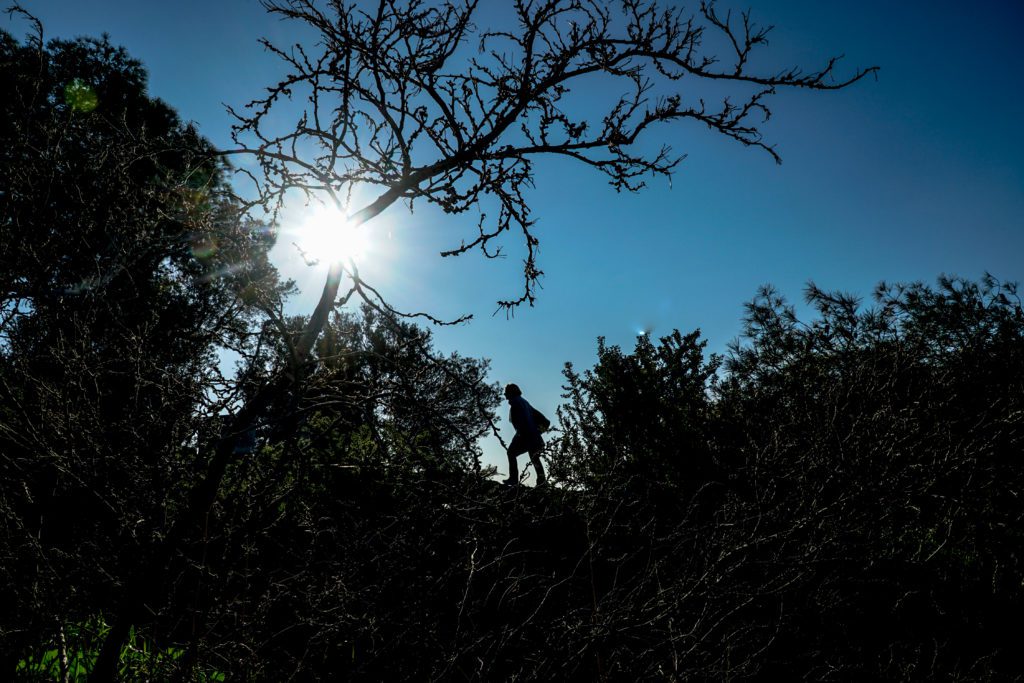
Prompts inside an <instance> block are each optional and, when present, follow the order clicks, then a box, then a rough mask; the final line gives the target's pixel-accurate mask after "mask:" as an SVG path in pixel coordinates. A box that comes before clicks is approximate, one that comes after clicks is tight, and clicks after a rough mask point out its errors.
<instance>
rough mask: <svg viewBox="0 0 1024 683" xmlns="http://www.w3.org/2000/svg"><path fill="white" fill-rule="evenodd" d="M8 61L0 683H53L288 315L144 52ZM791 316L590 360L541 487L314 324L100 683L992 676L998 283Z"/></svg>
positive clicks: (1014, 346)
mask: <svg viewBox="0 0 1024 683" xmlns="http://www.w3.org/2000/svg"><path fill="white" fill-rule="evenodd" d="M0 49H2V51H0V79H2V81H3V91H4V92H5V93H9V97H8V98H7V99H6V100H5V102H4V103H3V106H4V107H5V109H6V112H5V113H6V115H5V116H4V117H0V155H3V157H2V158H3V163H2V164H0V175H2V177H0V278H2V283H3V290H2V291H0V296H2V297H3V298H2V299H0V315H2V318H0V509H2V511H3V516H4V526H3V534H2V536H0V603H2V604H3V605H4V609H3V610H0V654H2V657H0V665H2V666H3V667H4V671H5V675H11V674H12V673H15V672H17V674H18V675H19V676H21V677H22V678H24V679H33V678H38V679H52V678H54V677H67V678H69V679H71V678H79V677H83V676H85V675H86V672H87V671H88V670H89V669H90V667H91V666H92V662H93V660H94V658H95V656H96V652H97V650H98V648H100V646H101V642H102V641H103V638H104V634H105V632H106V629H107V628H108V627H109V624H110V623H111V622H112V621H113V620H115V619H116V615H117V613H118V610H119V609H120V608H121V606H122V603H123V602H124V601H125V598H124V592H125V586H126V585H129V584H130V583H131V581H132V580H133V579H132V577H133V573H134V574H137V568H138V567H140V566H141V567H146V566H149V565H148V564H147V558H150V559H151V558H152V557H154V556H156V557H163V555H156V552H157V551H156V550H155V549H154V548H156V547H157V546H158V545H159V544H160V542H161V540H162V539H164V538H166V536H167V535H168V534H169V532H168V529H169V528H170V526H171V524H172V521H173V520H174V519H175V518H177V517H179V516H180V515H181V514H182V513H181V510H182V509H183V508H184V507H185V506H186V505H187V503H186V502H185V499H186V498H187V496H188V491H189V490H190V489H191V488H192V487H193V485H194V482H195V481H196V480H197V479H198V478H199V476H200V475H199V473H200V472H201V470H202V469H203V467H204V466H205V465H206V463H207V462H208V460H209V458H210V453H211V451H212V450H213V449H214V447H215V444H216V443H217V434H218V433H219V429H220V425H221V424H222V423H223V422H224V418H223V416H222V414H223V412H225V411H226V410H228V409H230V408H232V407H234V406H237V405H238V402H239V401H240V400H241V397H243V396H245V395H247V394H252V393H253V392H256V391H258V387H260V386H261V384H266V382H267V378H268V377H271V376H273V375H274V373H278V374H280V372H279V371H280V370H281V368H280V365H281V364H283V363H286V360H282V359H287V358H288V352H287V347H288V345H289V343H291V342H292V341H294V338H295V337H296V336H297V335H298V334H299V333H300V331H301V329H302V321H301V320H288V319H284V318H282V317H281V316H280V315H279V311H280V303H281V298H282V297H283V295H284V293H285V290H286V287H284V286H283V285H281V284H280V283H279V282H278V281H277V280H276V277H275V274H274V272H273V270H272V269H271V268H270V267H269V266H268V265H267V263H266V258H265V251H266V248H267V246H268V239H269V238H268V237H267V236H266V235H265V233H264V232H263V231H260V230H254V229H252V226H248V225H246V224H245V223H244V222H242V221H240V219H239V218H238V214H237V212H236V210H235V209H236V208H237V207H236V204H235V202H234V200H232V199H231V197H230V195H229V193H228V192H227V189H226V187H225V186H224V182H223V180H222V174H223V169H222V168H221V167H220V166H218V165H217V164H216V163H214V162H213V161H211V159H212V153H213V150H211V149H210V147H209V145H208V144H207V143H206V142H204V141H203V140H202V139H201V138H199V137H198V136H197V135H196V134H195V132H194V131H192V130H191V129H190V128H189V127H187V126H184V125H182V124H181V123H180V122H179V121H178V120H177V118H176V117H175V116H174V114H173V112H171V111H170V110H169V109H168V108H167V107H166V106H165V105H163V104H161V103H159V102H157V101H154V100H152V99H150V98H148V97H147V96H146V94H145V80H144V74H143V72H142V71H141V69H140V67H139V66H138V64H137V63H135V62H133V61H131V60H130V59H128V58H127V56H126V55H125V54H124V53H123V52H122V51H120V50H117V49H115V48H112V47H111V46H110V45H109V44H108V43H106V42H105V41H90V40H80V41H74V42H53V43H50V44H49V45H48V46H43V45H42V44H41V43H40V44H33V43H29V44H28V45H19V44H18V43H17V42H16V41H14V40H13V39H12V38H10V36H7V35H6V34H2V35H0ZM806 300H807V304H808V311H809V313H808V318H807V319H805V320H800V319H799V318H798V316H797V313H796V309H795V308H793V307H791V306H789V305H787V304H786V302H785V301H784V300H783V299H782V298H781V297H780V296H779V295H778V294H777V293H775V292H774V291H773V290H771V289H765V290H764V291H762V292H761V293H760V294H759V295H758V296H757V298H755V299H754V301H752V302H751V303H750V304H749V305H748V309H747V315H746V321H745V322H746V327H745V333H744V336H743V338H742V339H741V340H740V341H739V342H737V343H736V344H735V345H734V346H733V347H732V348H730V350H729V351H728V353H727V354H726V355H725V356H724V357H721V358H720V357H715V356H712V357H707V356H706V355H705V351H704V342H703V341H701V340H700V336H699V333H697V332H694V333H691V334H680V333H679V332H674V333H672V334H670V335H668V336H666V337H663V338H661V339H658V340H654V339H649V338H648V337H646V336H642V337H639V338H638V339H637V343H636V347H635V349H633V350H632V351H628V350H623V349H621V348H618V347H614V346H608V345H606V344H605V343H604V342H603V341H599V342H598V351H597V360H596V363H595V365H594V366H593V368H591V369H587V370H584V371H582V372H579V371H577V370H576V369H575V368H573V367H571V366H569V367H567V368H566V371H565V391H566V393H565V398H566V404H565V405H564V406H562V408H561V409H560V410H559V418H560V420H559V422H560V425H559V426H560V431H559V432H558V433H557V435H556V437H555V438H554V439H553V443H552V445H551V447H550V448H549V451H548V456H547V457H548V458H549V460H550V463H551V474H552V479H553V480H554V482H555V485H554V486H552V487H549V488H546V489H540V490H534V489H526V488H524V489H515V488H506V487H502V486H500V485H498V484H496V483H494V482H492V481H491V480H490V479H489V478H488V476H487V475H488V472H487V471H485V470H482V469H481V467H480V463H479V458H480V452H479V449H478V446H477V441H478V439H479V437H481V436H482V435H483V434H485V433H487V432H488V431H489V430H491V429H492V428H493V425H494V413H495V410H496V409H497V407H498V403H499V399H498V392H497V388H496V387H495V386H494V385H492V384H490V383H488V380H487V374H486V373H487V364H486V362H485V361H480V360H475V359H469V358H464V357H461V356H459V355H457V354H453V355H448V356H445V355H443V354H440V353H438V352H437V351H436V350H435V349H434V348H433V346H432V343H431V339H430V335H429V334H428V333H427V332H425V331H423V330H421V329H419V328H417V327H416V326H414V325H411V324H409V323H408V322H406V321H404V320H402V319H400V318H398V317H396V316H395V315H393V314H391V313H388V312H387V311H381V310H376V309H373V308H369V307H366V308H364V309H363V310H362V311H361V312H359V313H358V314H352V313H345V314H342V313H335V314H334V316H333V318H332V320H331V323H330V325H329V326H328V328H327V329H326V331H325V333H324V335H323V336H322V337H321V338H320V340H319V342H318V344H317V346H316V348H315V358H314V360H313V362H311V363H309V364H307V365H308V366H307V367H301V368H299V367H295V368H291V369H290V370H289V373H290V374H286V375H282V376H287V377H289V378H290V381H291V384H290V385H289V389H288V390H287V391H280V392H277V393H275V394H274V395H273V397H272V398H271V399H268V403H267V405H269V406H270V409H269V410H267V411H265V413H264V414H262V416H261V417H260V419H258V420H256V421H254V422H253V424H252V427H251V430H250V433H248V434H247V435H246V436H245V438H244V439H241V440H240V441H239V442H238V443H239V447H238V448H236V453H235V456H236V457H234V458H233V459H232V460H231V461H230V463H229V465H228V467H227V469H226V472H225V474H224V477H223V481H222V483H220V484H219V488H218V489H217V491H216V496H215V502H214V504H213V506H212V507H211V508H210V510H209V513H208V514H204V516H203V518H202V524H201V529H200V530H199V532H198V533H191V531H190V530H189V533H184V532H183V533H182V535H181V536H180V537H178V540H177V542H176V544H175V545H174V546H173V547H172V548H171V550H173V552H168V554H167V557H168V560H167V563H166V564H167V566H165V567H162V568H161V571H160V572H159V573H158V574H154V575H153V576H152V577H151V579H152V581H153V583H154V585H155V588H154V589H153V590H151V591H149V592H147V593H146V596H147V597H146V610H145V612H144V613H142V614H133V615H130V616H131V618H132V619H133V623H135V625H136V628H134V629H133V630H132V632H131V634H130V636H129V637H128V638H127V640H126V642H127V646H126V647H125V650H124V652H123V654H122V657H121V673H122V675H123V676H124V677H125V678H128V679H158V680H162V679H171V678H177V679H179V680H224V679H226V678H232V679H235V680H284V679H291V678H295V679H300V680H337V679H339V678H341V679H345V678H350V679H359V680H409V679H412V680H424V679H428V680H429V679H479V680H502V679H512V678H515V679H519V680H522V679H541V680H574V679H577V680H593V679H607V680H648V679H687V678H723V679H725V678H739V677H749V678H763V679H771V680H775V679H779V678H782V679H794V678H811V679H827V678H833V679H839V680H851V679H853V680H859V679H867V680H873V679H879V678H886V679H890V678H926V677H927V678H933V677H934V678H961V679H968V678H969V679H977V678H986V677H994V678H1002V677H1006V678H1011V677H1017V676H1020V675H1021V673H1022V672H1024V667H1022V666H1021V664H1020V662H1019V657H1018V655H1017V654H1016V647H1017V646H1018V644H1019V643H1020V642H1021V640H1022V637H1024V632H1022V628H1021V627H1020V626H1018V625H1017V624H1016V622H1014V621H1013V620H1012V619H1011V618H1010V617H1011V616H1012V615H1013V614H1014V613H1016V612H1019V611H1020V610H1021V609H1022V608H1024V594H1022V585H1024V569H1022V566H1021V557H1020V555H1021V548H1022V539H1021V534H1022V532H1021V529H1022V528H1024V526H1022V522H1024V519H1022V517H1024V496H1022V477H1024V475H1022V469H1021V467H1020V463H1019V460H1020V457H1021V455H1022V446H1024V313H1022V309H1021V301H1020V299H1019V297H1018V295H1017V291H1016V288H1015V287H1014V286H1011V285H1006V284H1001V283H999V282H997V281H995V280H994V279H992V278H989V277H986V278H984V279H983V280H982V281H980V282H971V281H966V280H960V279H955V278H941V279H940V280H939V281H938V283H937V284H936V285H935V286H928V285H924V284H911V285H906V286H885V285H882V286H880V287H879V288H878V289H877V290H876V292H875V297H874V300H873V302H872V303H870V304H869V305H865V304H864V303H863V302H861V301H859V300H857V299H855V298H853V297H851V296H848V295H844V294H832V293H828V292H825V291H822V290H820V289H818V288H816V287H814V286H811V287H809V288H808V291H807V296H806ZM224 348H226V349H233V350H234V351H236V352H237V353H238V354H239V357H240V358H241V361H240V364H239V370H238V374H237V377H224V376H222V375H221V370H220V369H219V365H218V362H217V355H216V354H217V351H218V350H219V349H224ZM162 547H164V548H166V547H167V546H166V544H164V546H162ZM136 580H137V579H136ZM119 642H120V641H119Z"/></svg>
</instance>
